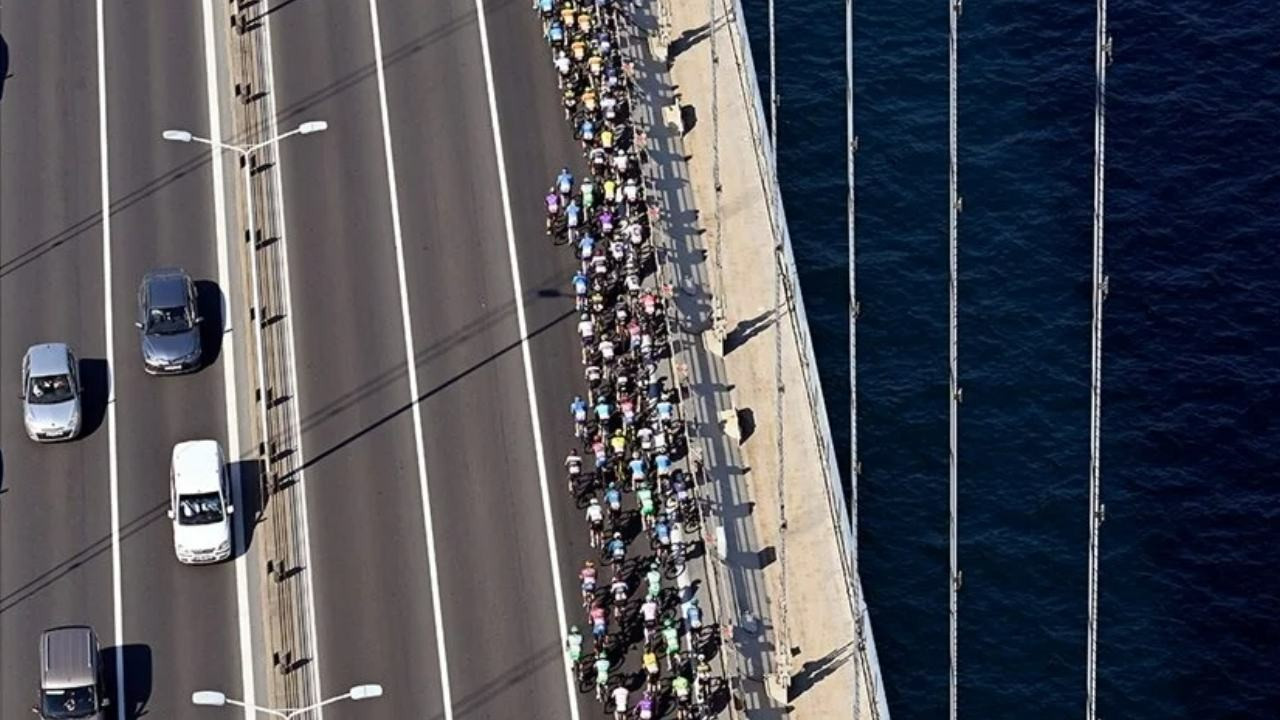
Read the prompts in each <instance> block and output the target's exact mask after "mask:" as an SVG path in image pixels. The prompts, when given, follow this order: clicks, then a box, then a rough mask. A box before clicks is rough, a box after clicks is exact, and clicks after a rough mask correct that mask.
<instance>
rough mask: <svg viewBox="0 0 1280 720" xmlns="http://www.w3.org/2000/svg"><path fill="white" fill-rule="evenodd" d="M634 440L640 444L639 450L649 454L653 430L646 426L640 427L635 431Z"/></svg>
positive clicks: (651, 446) (651, 447)
mask: <svg viewBox="0 0 1280 720" xmlns="http://www.w3.org/2000/svg"><path fill="white" fill-rule="evenodd" d="M636 440H638V441H639V442H640V449H641V450H643V451H644V452H649V451H650V450H652V449H653V428H651V427H649V426H648V425H644V426H642V427H641V428H640V429H639V430H637V431H636Z"/></svg>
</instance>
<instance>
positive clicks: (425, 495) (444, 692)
mask: <svg viewBox="0 0 1280 720" xmlns="http://www.w3.org/2000/svg"><path fill="white" fill-rule="evenodd" d="M369 23H370V25H371V26H372V27H373V58H374V63H375V66H376V67H377V71H378V106H379V108H380V109H381V111H382V146H383V151H384V153H385V154H386V158H387V188H388V192H389V194H390V196H391V231H392V234H393V235H394V236H395V246H396V280H397V282H399V284H400V318H401V321H402V322H403V324H404V352H405V365H406V366H407V367H408V369H409V402H410V404H411V407H412V409H413V441H414V444H415V445H416V449H417V453H418V488H419V490H420V491H421V493H422V523H423V532H424V533H425V535H426V539H427V566H428V569H429V571H430V572H429V575H430V580H431V613H432V617H433V620H434V622H435V628H436V631H435V636H436V657H437V658H438V659H439V665H440V694H441V698H442V700H443V702H444V720H453V694H452V691H451V690H450V689H449V659H448V656H447V655H446V654H445V643H444V619H443V617H442V613H441V609H440V580H439V572H438V570H437V566H436V541H435V530H434V529H433V524H432V522H431V493H430V491H429V489H428V486H427V457H426V451H425V450H424V449H423V442H422V408H421V405H420V404H419V402H418V397H419V396H418V362H417V359H416V353H415V352H414V344H413V318H412V316H411V315H410V314H409V282H408V279H407V276H406V273H405V269H404V237H403V235H402V234H401V232H400V194H399V191H398V190H397V188H396V165H395V159H394V157H393V156H392V152H391V114H390V112H388V110H387V76H386V73H385V72H384V68H383V64H382V33H381V31H380V30H379V29H378V2H377V0H369Z"/></svg>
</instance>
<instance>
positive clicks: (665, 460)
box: [653, 455, 671, 473]
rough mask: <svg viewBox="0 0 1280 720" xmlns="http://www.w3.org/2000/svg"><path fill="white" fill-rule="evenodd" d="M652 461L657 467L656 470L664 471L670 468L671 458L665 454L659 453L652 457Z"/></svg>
mask: <svg viewBox="0 0 1280 720" xmlns="http://www.w3.org/2000/svg"><path fill="white" fill-rule="evenodd" d="M653 463H654V465H655V466H657V468H658V472H660V473H665V472H667V471H668V470H670V469H671V458H669V457H667V456H666V455H659V456H658V457H656V458H654V459H653Z"/></svg>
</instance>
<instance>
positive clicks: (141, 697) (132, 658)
mask: <svg viewBox="0 0 1280 720" xmlns="http://www.w3.org/2000/svg"><path fill="white" fill-rule="evenodd" d="M101 660H102V681H103V684H105V685H106V689H105V693H106V696H107V697H109V698H111V702H112V707H115V708H120V712H121V713H122V717H124V718H126V720H135V719H136V718H140V717H142V716H143V715H146V714H147V703H148V702H150V700H151V672H152V668H151V646H150V645H143V644H138V643H135V644H131V645H120V646H114V647H108V648H103V650H102V654H101ZM121 662H123V666H121V665H120V663H121ZM121 673H123V677H124V688H123V689H124V697H117V695H118V694H119V693H120V690H121V688H120V686H119V678H120V677H121ZM107 715H108V716H110V717H116V711H108V713H107Z"/></svg>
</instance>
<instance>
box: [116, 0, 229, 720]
mask: <svg viewBox="0 0 1280 720" xmlns="http://www.w3.org/2000/svg"><path fill="white" fill-rule="evenodd" d="M203 27H204V26H203V20H202V17H201V12H200V5H199V3H194V2H181V3H175V2H153V1H151V0H113V2H110V3H108V4H107V5H106V13H105V30H106V56H105V57H106V68H107V97H108V101H107V125H108V130H109V136H108V137H109V142H108V152H109V158H110V183H111V188H110V189H111V198H112V221H111V222H112V228H111V231H112V247H113V252H112V281H113V285H114V294H113V303H112V308H113V311H114V316H115V323H114V337H115V352H116V368H115V381H116V395H117V403H116V413H117V422H118V428H119V431H118V433H119V434H118V438H119V477H120V503H121V510H120V512H121V518H122V522H127V521H128V520H129V519H131V518H137V517H147V518H152V517H154V518H156V521H155V522H148V523H146V524H145V525H143V526H142V527H140V528H139V529H138V530H137V531H136V532H134V533H131V534H129V535H128V536H127V537H124V538H122V541H121V553H122V557H121V566H122V573H123V598H124V628H125V637H126V639H127V642H128V645H127V646H126V652H125V665H126V667H125V677H126V681H127V683H128V685H127V687H126V694H127V695H129V698H128V699H127V704H128V705H129V706H130V707H132V708H138V707H145V708H146V710H147V711H148V712H149V714H150V715H152V716H157V717H177V716H181V715H182V714H185V713H188V712H190V710H188V709H187V708H189V707H190V702H191V701H190V697H191V692H192V691H193V690H196V689H199V688H201V687H213V688H218V689H223V690H225V691H226V692H228V693H229V694H231V695H232V696H233V697H241V696H242V694H241V690H242V688H241V680H240V678H241V674H240V652H239V645H238V642H237V627H238V626H237V622H238V620H237V610H236V602H235V587H236V585H235V574H234V568H233V566H232V564H230V563H224V564H220V565H216V566H210V567H188V566H183V565H181V564H179V563H178V562H177V560H176V559H175V558H174V555H173V539H172V537H173V536H172V530H171V527H170V523H169V520H168V519H167V518H166V517H165V516H164V510H165V508H166V507H167V504H168V472H169V459H170V453H171V451H172V449H173V445H174V444H175V443H177V442H180V441H183V440H191V439H200V438H214V439H217V440H218V441H219V442H221V443H222V445H223V448H224V451H225V450H226V448H227V419H226V417H227V416H226V407H225V402H224V388H223V380H222V378H223V375H222V368H221V367H220V366H217V365H210V364H206V366H205V367H204V368H203V369H202V370H201V371H199V372H197V373H194V374H190V375H185V376H181V377H164V378H156V377H149V376H147V375H146V374H145V373H144V372H143V370H142V363H141V357H140V352H139V348H138V335H137V330H136V329H135V328H134V327H133V322H134V320H135V318H136V307H137V305H136V293H137V289H138V283H139V281H140V280H141V278H142V276H143V274H144V273H146V272H147V271H148V270H150V269H153V268H156V267H163V266H171V265H179V266H182V267H184V268H186V270H187V271H188V272H189V273H191V275H192V277H193V279H195V280H196V282H197V284H198V290H199V292H200V293H201V296H202V297H201V301H200V304H201V312H202V314H203V315H204V316H205V318H206V322H205V324H204V326H203V331H204V340H205V343H206V353H210V355H209V356H210V357H215V356H216V357H217V361H216V362H217V363H224V362H230V361H231V358H227V357H222V356H220V352H219V351H220V347H219V345H220V338H221V333H220V332H219V330H220V327H221V322H220V321H221V317H220V315H221V312H220V310H219V308H220V306H221V300H220V297H219V291H220V288H219V287H218V286H217V282H216V281H217V278H218V268H217V260H216V245H215V242H216V239H215V237H214V212H213V197H214V195H213V192H214V188H213V186H212V180H211V173H210V168H209V165H208V163H207V158H208V153H207V150H206V149H205V148H202V147H198V146H188V145H179V144H175V143H168V142H164V141H163V140H161V132H162V131H163V130H165V129H166V128H172V127H188V128H193V129H196V130H203V129H204V128H205V126H206V125H207V124H208V109H207V98H206V92H205V85H206V75H205V63H204V51H203V48H204V40H203ZM223 290H225V291H226V292H232V290H231V289H229V288H227V289H223Z"/></svg>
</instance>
